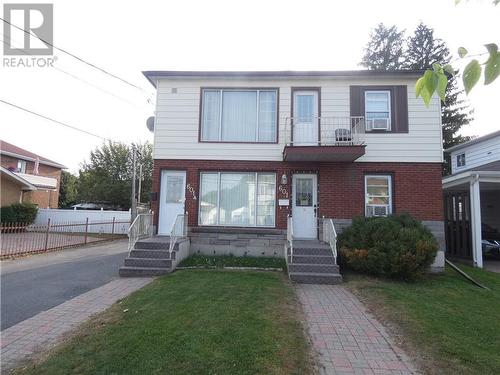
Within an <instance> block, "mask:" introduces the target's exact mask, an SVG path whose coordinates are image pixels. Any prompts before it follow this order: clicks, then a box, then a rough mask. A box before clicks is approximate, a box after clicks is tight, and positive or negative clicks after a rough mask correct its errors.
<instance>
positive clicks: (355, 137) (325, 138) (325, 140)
mask: <svg viewBox="0 0 500 375" xmlns="http://www.w3.org/2000/svg"><path fill="white" fill-rule="evenodd" d="M301 120H302V119H301V118H298V117H285V118H284V119H282V121H283V122H284V124H285V137H284V139H285V144H286V145H287V146H294V141H293V135H294V128H295V126H297V124H300V123H301ZM312 121H313V122H314V123H316V124H317V125H318V128H316V127H314V126H313V127H311V126H308V127H307V128H305V129H298V130H297V132H298V133H300V134H301V142H300V143H298V142H295V146H299V145H300V146H303V145H304V146H307V145H310V146H314V145H316V146H353V145H362V144H364V134H365V131H366V126H365V118H364V117H363V116H345V117H339V116H335V117H330V116H321V117H313V118H312ZM304 139H311V142H310V143H307V142H305V143H304Z"/></svg>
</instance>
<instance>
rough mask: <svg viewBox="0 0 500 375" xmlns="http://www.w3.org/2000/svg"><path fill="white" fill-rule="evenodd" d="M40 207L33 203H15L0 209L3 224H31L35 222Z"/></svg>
mask: <svg viewBox="0 0 500 375" xmlns="http://www.w3.org/2000/svg"><path fill="white" fill-rule="evenodd" d="M37 213H38V207H37V205H36V204H33V203H14V204H11V205H10V206H5V207H1V208H0V218H1V221H2V223H23V224H31V223H33V222H34V221H35V218H36V214H37Z"/></svg>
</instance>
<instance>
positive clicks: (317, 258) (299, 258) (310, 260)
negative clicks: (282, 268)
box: [288, 251, 335, 264]
mask: <svg viewBox="0 0 500 375" xmlns="http://www.w3.org/2000/svg"><path fill="white" fill-rule="evenodd" d="M291 258H292V257H291V256H290V255H289V256H288V264H290V263H293V264H335V258H334V257H333V256H332V254H331V253H330V255H296V254H295V251H294V253H293V262H292V259H291Z"/></svg>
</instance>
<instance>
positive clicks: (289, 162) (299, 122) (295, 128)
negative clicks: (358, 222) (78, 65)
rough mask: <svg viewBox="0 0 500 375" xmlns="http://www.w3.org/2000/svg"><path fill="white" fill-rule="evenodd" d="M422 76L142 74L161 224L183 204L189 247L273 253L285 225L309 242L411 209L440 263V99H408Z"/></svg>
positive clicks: (162, 227)
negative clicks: (151, 118)
mask: <svg viewBox="0 0 500 375" xmlns="http://www.w3.org/2000/svg"><path fill="white" fill-rule="evenodd" d="M421 73H422V72H416V71H399V72H389V71H328V72H321V71H312V72H311V71H304V72H300V71H277V72H223V71H219V72H196V71H186V72H182V71H178V72H176V71H148V72H144V75H145V76H146V78H147V79H148V80H149V81H150V82H151V84H152V85H153V86H154V87H155V88H156V90H157V103H156V113H155V125H154V150H153V157H154V169H153V188H152V189H153V194H152V198H153V201H152V206H153V210H154V212H155V213H157V214H156V216H155V218H154V222H155V225H156V230H157V232H158V233H159V234H165V235H168V234H169V233H170V231H171V228H172V224H173V223H174V221H175V220H176V218H178V217H179V215H182V214H184V212H187V213H188V214H189V215H188V217H189V219H188V224H189V235H190V239H191V251H195V252H198V251H199V252H205V253H211V254H213V253H214V252H217V253H218V252H219V250H220V252H224V251H225V252H226V253H228V252H229V253H233V254H235V255H243V254H252V255H263V254H264V255H280V254H283V239H284V238H285V235H289V234H290V233H291V232H292V229H293V238H295V239H309V240H313V241H314V240H315V239H323V238H324V237H323V236H322V235H323V233H322V232H324V231H326V230H327V229H328V228H326V229H324V230H323V228H325V227H324V226H323V224H324V223H325V222H328V223H330V222H331V223H333V225H334V226H335V227H336V229H337V231H340V230H341V229H342V228H343V227H345V226H346V225H349V223H350V222H351V220H352V219H353V218H354V217H359V216H364V215H366V216H374V215H376V216H385V215H388V214H391V213H396V214H397V213H409V214H411V215H412V216H414V217H415V218H417V219H419V220H421V221H422V222H423V223H424V224H425V225H427V226H428V227H429V228H430V229H431V230H432V231H433V233H434V234H435V235H436V237H437V238H438V240H439V242H440V244H441V250H440V252H439V254H438V257H437V258H436V263H435V266H436V267H442V266H443V265H444V257H443V250H444V225H443V202H442V185H441V168H442V161H443V160H442V134H441V106H440V101H439V99H438V98H437V97H434V98H432V100H431V103H430V105H429V106H428V107H427V106H425V104H424V103H423V101H422V100H421V99H419V98H416V96H415V89H414V87H415V82H416V80H417V79H418V77H419V75H421ZM290 218H291V219H290ZM287 226H288V228H287ZM287 259H288V258H287Z"/></svg>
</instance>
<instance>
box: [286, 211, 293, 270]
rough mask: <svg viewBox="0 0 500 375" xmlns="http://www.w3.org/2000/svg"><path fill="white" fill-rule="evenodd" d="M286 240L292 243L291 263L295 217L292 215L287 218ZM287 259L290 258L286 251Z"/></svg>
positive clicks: (291, 251) (291, 248)
mask: <svg viewBox="0 0 500 375" xmlns="http://www.w3.org/2000/svg"><path fill="white" fill-rule="evenodd" d="M286 240H287V242H288V243H289V244H290V263H293V219H292V216H291V215H288V218H287V225H286ZM285 259H286V260H288V253H287V252H285Z"/></svg>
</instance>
